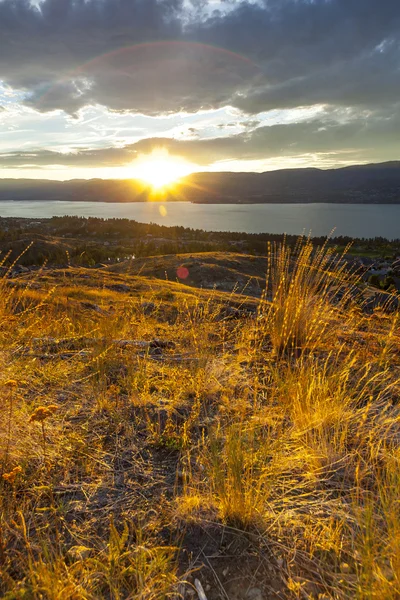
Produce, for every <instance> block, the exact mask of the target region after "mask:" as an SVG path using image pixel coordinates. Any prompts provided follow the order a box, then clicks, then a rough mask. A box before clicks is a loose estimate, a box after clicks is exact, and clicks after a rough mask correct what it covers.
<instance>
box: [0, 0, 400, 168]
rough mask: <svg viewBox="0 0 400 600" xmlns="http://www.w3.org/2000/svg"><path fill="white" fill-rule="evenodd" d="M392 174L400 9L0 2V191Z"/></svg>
mask: <svg viewBox="0 0 400 600" xmlns="http://www.w3.org/2000/svg"><path fill="white" fill-rule="evenodd" d="M160 152H161V153H162V155H163V156H166V155H168V156H169V157H172V158H173V159H174V160H175V161H176V162H177V163H178V162H179V164H181V165H182V168H184V169H187V170H188V172H189V171H200V170H208V171H258V172H260V171H267V170H272V169H278V168H292V167H320V168H331V167H340V166H347V165H350V164H359V163H369V162H382V161H387V160H398V159H400V0H242V1H240V0H218V1H216V0H215V1H214V0H42V1H41V0H35V1H30V0H0V177H25V178H32V177H33V178H51V179H72V178H91V177H103V178H112V177H130V176H136V174H137V173H138V172H139V173H140V165H141V164H142V165H143V164H144V163H145V162H146V160H148V159H149V157H150V159H151V157H152V156H153V155H154V154H156V155H159V153H160Z"/></svg>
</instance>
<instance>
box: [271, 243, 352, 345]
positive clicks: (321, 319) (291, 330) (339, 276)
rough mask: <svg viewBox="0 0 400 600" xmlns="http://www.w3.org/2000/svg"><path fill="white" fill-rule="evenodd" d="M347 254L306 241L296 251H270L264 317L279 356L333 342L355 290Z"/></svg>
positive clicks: (281, 248) (281, 246) (285, 247)
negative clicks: (336, 326) (330, 339)
mask: <svg viewBox="0 0 400 600" xmlns="http://www.w3.org/2000/svg"><path fill="white" fill-rule="evenodd" d="M346 251H347V248H346V249H345V251H344V252H343V254H345V253H346ZM343 254H337V253H335V252H334V251H333V250H332V248H329V247H328V245H327V243H326V244H324V245H323V246H322V247H320V248H314V246H313V244H312V242H311V241H310V240H309V239H304V238H300V239H299V241H298V243H297V245H296V246H295V247H294V248H291V247H290V246H289V245H288V244H287V243H286V242H283V243H282V244H275V245H271V244H270V245H269V248H268V265H267V276H266V289H265V296H264V298H263V301H262V303H261V307H260V316H261V318H262V322H263V324H264V325H265V327H264V333H266V334H267V335H268V336H269V338H270V341H271V343H272V346H273V348H274V351H275V353H276V354H277V355H280V356H282V355H285V354H286V355H287V354H295V355H299V354H300V353H301V352H302V351H303V350H305V349H308V350H313V349H315V348H316V346H317V345H320V344H321V343H323V342H324V340H326V338H328V337H330V336H331V334H332V325H333V323H334V321H335V319H336V318H337V316H338V314H339V313H340V311H341V309H342V308H343V307H344V306H345V305H346V304H347V303H348V301H349V299H350V295H351V289H352V288H351V286H350V285H349V284H350V283H351V280H352V274H351V273H350V272H349V270H348V268H347V263H346V261H345V260H343Z"/></svg>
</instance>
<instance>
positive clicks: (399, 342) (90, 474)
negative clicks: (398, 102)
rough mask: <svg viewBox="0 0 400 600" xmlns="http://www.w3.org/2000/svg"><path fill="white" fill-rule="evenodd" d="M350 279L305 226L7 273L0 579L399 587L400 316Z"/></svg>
mask: <svg viewBox="0 0 400 600" xmlns="http://www.w3.org/2000/svg"><path fill="white" fill-rule="evenodd" d="M261 262H262V263H263V264H261ZM180 267H185V268H186V269H187V271H188V276H187V277H186V278H181V279H179V277H178V278H177V277H176V276H175V277H174V276H173V275H174V274H176V272H177V269H178V268H180ZM260 269H264V270H263V271H262V270H261V271H260ZM165 271H167V275H168V277H167V278H166V277H165ZM246 278H247V279H248V280H250V281H249V284H248V286H246V282H245V281H244V280H245V279H246ZM177 279H178V281H177ZM235 279H236V281H237V282H238V286H237V287H236V288H235V286H234V283H235V281H234V280H235ZM218 281H224V282H225V283H226V282H228V283H229V285H222V286H220V287H218V286H217V289H211V288H212V287H213V285H214V284H215V283H217V284H218ZM185 282H186V283H185ZM208 282H211V283H210V285H208ZM356 282H357V275H356V274H352V273H349V272H348V271H347V270H346V267H345V263H344V262H343V261H342V260H341V259H340V257H338V256H337V255H335V254H334V253H332V251H331V250H327V249H325V248H322V249H315V248H314V249H313V248H312V246H311V244H310V243H309V242H305V241H303V242H299V244H298V246H297V247H296V248H294V249H293V250H289V248H287V247H285V246H282V245H281V246H272V247H271V248H270V252H269V255H268V257H267V258H266V259H265V258H264V259H261V258H253V257H248V258H240V256H239V255H236V254H228V255H226V256H224V255H223V254H218V255H215V256H214V257H213V255H210V254H209V253H206V254H204V255H201V254H193V255H185V256H183V257H182V256H181V257H174V256H170V257H169V258H168V257H167V258H163V259H161V258H160V257H157V258H154V259H143V260H142V262H141V263H139V262H135V265H134V267H133V266H132V262H131V263H125V264H124V265H122V266H121V265H119V266H118V267H115V268H103V269H85V268H78V267H71V268H68V269H46V270H43V271H34V272H33V271H32V272H23V273H21V274H20V275H18V276H17V277H11V278H8V277H6V276H5V277H4V278H3V279H2V280H1V283H0V294H1V304H0V306H1V314H0V360H1V367H2V368H1V371H0V390H1V394H2V403H1V406H0V453H1V454H0V469H1V471H0V572H1V577H0V592H1V595H2V597H3V598H7V599H8V600H10V599H24V600H28V599H29V600H30V599H35V600H36V599H44V600H47V599H49V600H64V599H66V598H68V599H72V600H80V599H90V600H92V599H93V600H95V599H112V600H123V599H128V598H132V599H133V598H135V599H141V600H150V599H166V598H176V599H178V598H185V599H193V598H203V600H204V596H202V595H201V594H202V592H201V589H203V592H204V594H205V597H206V598H207V599H208V600H217V599H229V600H262V599H264V600H267V599H270V598H271V599H272V598H281V599H284V598H285V599H289V598H309V599H312V598H313V599H317V598H319V599H320V600H322V599H328V598H332V599H353V598H359V599H365V600H367V599H377V600H381V599H388V600H395V599H397V598H399V597H400V505H399V500H398V499H399V493H400V470H399V459H400V449H399V440H400V413H399V407H398V400H399V391H400V380H399V366H400V334H399V314H398V312H387V311H384V310H381V309H377V310H375V312H373V313H371V312H365V311H363V309H362V306H360V305H359V304H357V303H356V302H354V300H353V296H354V294H353V290H354V284H355V283H356ZM232 283H233V285H231V284H232ZM187 284H189V285H187ZM255 285H257V286H260V287H261V286H262V287H263V289H264V290H265V291H264V294H263V295H262V296H261V298H257V297H256V294H255V292H254V289H255V288H254V287H253V288H252V287H251V286H255ZM248 287H249V288H250V293H248V292H247V291H246V290H247V288H248ZM253 292H254V293H253Z"/></svg>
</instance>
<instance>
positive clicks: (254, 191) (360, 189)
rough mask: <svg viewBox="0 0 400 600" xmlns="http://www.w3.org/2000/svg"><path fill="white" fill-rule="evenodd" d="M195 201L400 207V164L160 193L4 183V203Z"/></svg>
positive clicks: (113, 183)
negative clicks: (319, 203)
mask: <svg viewBox="0 0 400 600" xmlns="http://www.w3.org/2000/svg"><path fill="white" fill-rule="evenodd" d="M149 199H160V200H165V201H177V200H187V201H189V202H196V203H207V204H213V203H240V204H246V203H261V204H264V203H266V204H268V203H309V202H329V203H338V204H344V203H348V204H350V203H357V204H400V161H392V162H386V163H379V164H369V165H354V166H350V167H343V168H340V169H327V170H322V169H317V168H303V169H282V170H278V171H267V172H264V173H233V172H200V173H193V174H191V175H188V176H187V177H184V178H183V179H181V180H180V181H179V182H178V183H176V184H174V185H173V186H171V187H170V188H169V189H167V190H165V191H163V192H158V193H155V192H153V191H152V189H151V186H150V185H148V184H146V183H144V182H142V181H140V180H130V179H124V180H121V179H89V180H85V179H72V180H70V181H52V180H37V179H0V200H41V201H49V200H63V201H70V202H75V201H86V202H141V201H146V200H149Z"/></svg>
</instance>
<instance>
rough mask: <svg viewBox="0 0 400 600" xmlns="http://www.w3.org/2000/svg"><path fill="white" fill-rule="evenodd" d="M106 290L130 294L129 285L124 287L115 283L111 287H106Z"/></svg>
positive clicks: (122, 284)
mask: <svg viewBox="0 0 400 600" xmlns="http://www.w3.org/2000/svg"><path fill="white" fill-rule="evenodd" d="M106 288H107V289H109V290H113V291H114V292H130V291H131V288H130V287H129V285H125V284H124V283H115V284H113V285H107V286H106Z"/></svg>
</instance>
